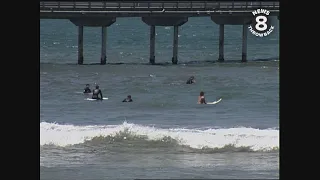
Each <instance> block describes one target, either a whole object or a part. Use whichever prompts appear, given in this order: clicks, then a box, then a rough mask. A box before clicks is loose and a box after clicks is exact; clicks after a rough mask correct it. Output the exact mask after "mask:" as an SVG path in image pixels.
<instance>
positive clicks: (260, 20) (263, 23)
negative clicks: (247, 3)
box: [255, 16, 268, 31]
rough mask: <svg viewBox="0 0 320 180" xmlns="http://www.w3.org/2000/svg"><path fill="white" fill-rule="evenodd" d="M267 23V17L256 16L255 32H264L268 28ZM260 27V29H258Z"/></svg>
mask: <svg viewBox="0 0 320 180" xmlns="http://www.w3.org/2000/svg"><path fill="white" fill-rule="evenodd" d="M267 21H268V19H267V17H265V16H257V17H256V23H257V24H256V26H255V27H256V30H258V31H265V30H266V29H267V28H268V25H267V24H266V22H267ZM260 26H262V27H260Z"/></svg>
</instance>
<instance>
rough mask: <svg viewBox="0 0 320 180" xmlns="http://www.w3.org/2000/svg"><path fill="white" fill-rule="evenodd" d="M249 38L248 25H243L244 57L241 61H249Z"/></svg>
mask: <svg viewBox="0 0 320 180" xmlns="http://www.w3.org/2000/svg"><path fill="white" fill-rule="evenodd" d="M247 39H248V25H246V24H244V25H242V59H241V62H247Z"/></svg>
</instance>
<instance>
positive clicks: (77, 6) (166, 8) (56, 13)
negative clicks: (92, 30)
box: [40, 0, 280, 64]
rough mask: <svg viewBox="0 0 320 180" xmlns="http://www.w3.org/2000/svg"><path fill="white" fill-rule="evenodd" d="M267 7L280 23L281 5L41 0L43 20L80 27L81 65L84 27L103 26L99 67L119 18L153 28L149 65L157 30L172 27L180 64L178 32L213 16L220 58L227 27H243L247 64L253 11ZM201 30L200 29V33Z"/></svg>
mask: <svg viewBox="0 0 320 180" xmlns="http://www.w3.org/2000/svg"><path fill="white" fill-rule="evenodd" d="M261 8H266V9H268V11H270V16H276V17H277V18H278V20H280V15H279V12H280V10H279V8H280V5H279V2H278V1H274V0H271V1H270V2H258V3H257V2H256V1H247V2H245V1H244V2H235V1H229V2H226V1H203V2H192V1H189V0H187V1H183V2H182V1H176V0H173V1H170V2H166V1H150V0H135V1H134V2H133V1H120V0H114V1H95V2H92V1H87V2H86V1H77V0H75V1H69V2H68V1H66V2H60V1H50V2H49V1H40V19H69V20H70V21H71V22H72V23H73V24H74V25H76V26H78V31H79V32H78V64H83V63H84V57H83V28H84V27H99V28H100V27H102V43H101V57H100V64H106V61H107V54H106V49H107V27H109V26H111V25H112V24H113V23H114V22H116V18H117V17H141V19H142V21H143V22H144V23H145V24H147V25H149V26H150V57H149V62H150V63H151V64H155V27H156V26H173V27H174V32H173V33H174V35H173V56H172V63H173V64H177V63H178V30H179V26H182V25H183V24H185V23H186V22H187V21H188V18H189V17H210V18H211V20H212V21H213V22H214V23H215V24H217V25H219V26H220V27H219V29H220V32H219V50H218V51H219V58H218V61H220V62H222V61H225V59H224V26H225V25H242V26H243V33H242V38H243V39H242V57H241V61H242V62H247V35H248V32H247V31H248V30H247V25H248V24H251V23H252V21H253V20H254V19H253V16H252V12H253V11H254V10H256V9H261ZM200 30H201V29H199V31H200Z"/></svg>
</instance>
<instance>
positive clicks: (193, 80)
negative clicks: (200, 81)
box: [187, 76, 196, 84]
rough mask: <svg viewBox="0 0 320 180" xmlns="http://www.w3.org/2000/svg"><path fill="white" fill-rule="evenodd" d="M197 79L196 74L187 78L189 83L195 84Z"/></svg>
mask: <svg viewBox="0 0 320 180" xmlns="http://www.w3.org/2000/svg"><path fill="white" fill-rule="evenodd" d="M195 82H196V80H195V79H194V76H191V77H190V78H189V79H188V80H187V84H193V83H195Z"/></svg>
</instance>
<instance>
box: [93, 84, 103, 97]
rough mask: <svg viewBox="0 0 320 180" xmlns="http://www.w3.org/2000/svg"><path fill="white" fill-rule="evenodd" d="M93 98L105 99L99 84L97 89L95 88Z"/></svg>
mask: <svg viewBox="0 0 320 180" xmlns="http://www.w3.org/2000/svg"><path fill="white" fill-rule="evenodd" d="M99 94H100V97H99ZM92 99H99V100H102V99H103V96H102V92H101V90H100V89H99V86H98V85H96V89H94V90H93V93H92Z"/></svg>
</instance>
